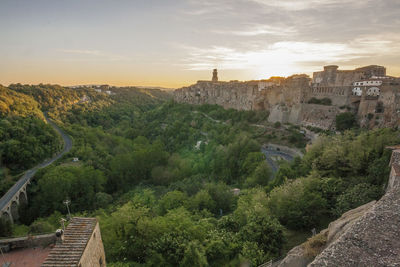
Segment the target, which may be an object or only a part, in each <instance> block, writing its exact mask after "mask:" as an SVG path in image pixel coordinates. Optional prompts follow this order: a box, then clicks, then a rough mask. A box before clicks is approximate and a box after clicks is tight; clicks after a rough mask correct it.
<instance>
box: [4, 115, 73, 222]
mask: <svg viewBox="0 0 400 267" xmlns="http://www.w3.org/2000/svg"><path fill="white" fill-rule="evenodd" d="M46 121H47V122H48V123H49V124H50V125H51V126H52V127H53V128H54V130H56V131H57V132H58V134H60V135H61V137H62V139H63V141H64V148H63V150H62V151H61V152H59V153H58V154H56V155H55V156H54V157H52V158H50V159H48V160H46V161H44V162H43V163H41V164H39V165H37V166H36V167H34V168H32V169H30V170H28V171H26V172H25V173H24V175H23V176H22V177H21V178H20V179H19V180H18V181H17V182H16V183H15V184H14V185H13V186H12V187H11V188H10V189H9V190H8V191H7V193H6V194H5V195H4V196H3V197H2V198H0V218H3V219H6V220H9V221H10V222H11V223H13V222H14V221H16V220H18V218H19V213H18V206H19V205H21V204H25V203H28V195H27V193H26V188H27V186H28V184H30V181H31V178H32V177H33V176H34V175H35V173H36V172H37V170H39V169H41V168H44V167H47V166H49V165H50V164H52V163H53V162H54V161H56V160H58V159H59V158H61V157H62V156H63V155H64V154H65V153H67V152H68V151H69V150H70V149H71V147H72V141H71V138H70V137H69V136H68V135H66V134H65V133H64V132H63V131H62V130H61V129H60V128H59V127H58V126H57V125H55V124H54V123H53V122H52V121H50V120H49V119H48V118H47V117H46Z"/></svg>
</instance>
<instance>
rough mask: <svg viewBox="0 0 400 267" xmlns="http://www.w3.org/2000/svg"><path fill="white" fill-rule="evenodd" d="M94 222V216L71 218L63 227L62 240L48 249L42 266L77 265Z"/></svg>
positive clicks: (94, 224)
mask: <svg viewBox="0 0 400 267" xmlns="http://www.w3.org/2000/svg"><path fill="white" fill-rule="evenodd" d="M96 224H97V220H96V219H95V218H81V217H74V218H72V219H71V222H70V223H69V225H68V226H67V228H66V229H65V232H64V241H63V242H62V243H60V244H57V245H56V246H55V247H54V248H53V249H52V250H51V251H50V254H49V255H48V257H47V258H46V261H45V262H44V263H43V265H42V266H43V267H49V266H52V267H56V266H78V263H79V261H80V259H81V257H82V254H83V252H84V251H85V248H86V245H87V243H88V241H89V240H90V237H91V236H92V233H93V231H94V228H95V227H96Z"/></svg>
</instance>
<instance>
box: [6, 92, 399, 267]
mask: <svg viewBox="0 0 400 267" xmlns="http://www.w3.org/2000/svg"><path fill="white" fill-rule="evenodd" d="M18 90H19V89H18ZM43 90H44V89H43ZM46 90H47V89H46ZM60 90H61V92H62V89H60ZM87 90H89V89H87ZM19 91H21V92H25V91H23V90H19ZM66 92H68V91H66ZM113 92H115V95H112V96H110V97H109V98H110V99H108V98H104V97H105V96H103V95H102V96H100V97H99V98H98V101H97V100H96V99H97V98H96V97H93V98H92V101H91V102H88V103H77V104H74V105H71V106H68V108H59V107H57V105H58V103H51V104H49V105H48V106H47V107H48V109H49V110H52V113H51V114H52V116H53V117H54V119H56V120H57V121H59V122H60V123H62V126H63V128H64V129H65V130H66V131H67V132H68V133H69V134H70V135H71V136H72V138H73V141H74V147H73V149H72V151H71V152H70V153H69V155H67V156H66V157H65V158H64V160H62V161H61V162H59V163H58V164H56V165H54V166H51V167H48V168H46V169H44V170H41V171H39V173H38V174H37V175H36V176H35V179H34V180H33V182H32V185H31V186H30V187H29V197H28V198H29V199H30V201H29V205H28V206H24V207H21V208H20V216H21V218H20V223H21V224H20V225H15V226H14V229H13V230H14V233H20V232H21V233H22V232H25V233H26V232H30V233H40V232H47V231H52V230H54V227H58V226H59V218H60V217H61V216H64V215H63V214H66V209H65V206H64V205H63V203H62V202H63V200H65V199H66V198H69V199H70V200H71V207H70V208H71V210H72V212H73V213H75V214H80V215H84V216H96V217H97V218H98V219H99V220H100V225H101V231H102V237H103V241H104V244H105V249H106V253H107V260H108V263H109V264H110V265H111V266H160V265H162V266H188V265H193V266H237V265H239V264H240V263H241V262H246V261H247V262H250V263H251V265H252V266H257V264H261V263H263V262H265V261H267V260H270V259H274V258H277V257H279V256H281V255H282V254H283V253H284V252H285V251H286V250H287V249H289V248H290V246H293V245H294V243H293V242H294V241H293V240H291V239H292V233H293V232H294V233H295V234H300V233H302V232H310V230H311V229H312V228H314V227H316V228H317V229H321V228H323V227H326V225H327V223H328V222H329V221H331V220H333V219H335V218H337V217H338V216H340V215H341V214H342V213H343V212H345V211H347V210H349V209H351V208H354V207H357V206H359V205H361V204H364V203H366V202H369V201H371V200H373V199H377V198H379V197H380V196H381V195H382V193H383V188H384V185H385V183H386V179H387V177H388V171H389V168H388V162H389V157H390V151H388V150H386V149H385V146H387V145H392V144H396V143H398V142H399V141H400V140H399V139H400V138H399V133H398V132H396V131H394V130H390V129H382V130H375V131H369V132H368V131H362V130H357V131H356V130H352V131H347V132H344V133H343V134H340V135H330V136H327V135H323V134H322V135H321V137H320V138H319V139H318V140H317V141H316V142H315V143H314V144H313V146H311V148H310V149H309V151H308V152H307V153H306V154H305V156H304V157H303V158H302V159H300V158H296V159H295V160H294V161H293V162H291V163H284V162H283V163H281V168H280V170H279V171H278V173H276V175H275V176H274V175H272V172H271V170H270V168H269V166H268V165H267V163H266V161H265V156H264V155H263V154H262V153H261V152H260V149H261V145H262V144H264V143H267V142H270V141H272V142H280V143H284V144H291V145H292V146H299V147H301V146H304V145H305V138H304V135H303V134H302V133H301V131H300V129H299V128H298V127H296V126H291V125H281V124H275V125H270V124H267V123H265V120H266V117H267V115H268V114H265V113H263V112H255V111H236V110H232V109H230V110H224V109H223V108H221V107H218V106H214V105H203V106H190V105H185V104H177V103H175V102H173V101H170V100H168V98H169V97H168V95H166V94H163V93H162V92H160V91H153V90H142V89H134V88H114V89H113ZM25 93H27V92H25ZM66 94H68V93H66ZM38 95H40V94H38ZM94 96H95V95H94ZM37 100H38V101H39V103H41V102H40V101H42V99H41V98H39V97H38V98H37ZM41 105H43V106H45V105H44V104H41ZM54 110H57V112H55V111H54ZM71 157H78V158H79V159H80V161H79V162H72V161H71ZM237 189H240V194H237V193H238V190H237ZM22 223H23V224H22ZM0 234H1V233H0ZM300 241H301V240H300Z"/></svg>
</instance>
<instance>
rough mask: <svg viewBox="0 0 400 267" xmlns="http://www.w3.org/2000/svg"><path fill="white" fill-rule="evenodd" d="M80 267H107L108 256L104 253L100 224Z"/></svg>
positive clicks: (97, 225) (87, 246)
mask: <svg viewBox="0 0 400 267" xmlns="http://www.w3.org/2000/svg"><path fill="white" fill-rule="evenodd" d="M78 266H80V267H89V266H90V267H92V266H93V267H95V266H100V267H101V266H106V256H105V253H104V247H103V241H102V240H101V233H100V227H99V223H97V224H96V227H95V228H94V231H93V234H92V236H91V237H90V239H89V242H88V243H87V245H86V248H85V250H84V252H83V254H82V257H81V260H80V261H79V265H78Z"/></svg>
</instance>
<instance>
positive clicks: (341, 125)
mask: <svg viewBox="0 0 400 267" xmlns="http://www.w3.org/2000/svg"><path fill="white" fill-rule="evenodd" d="M355 126H356V116H355V115H354V114H353V113H351V112H344V113H341V114H338V115H337V116H336V129H337V130H338V131H344V130H348V129H351V128H354V127H355Z"/></svg>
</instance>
